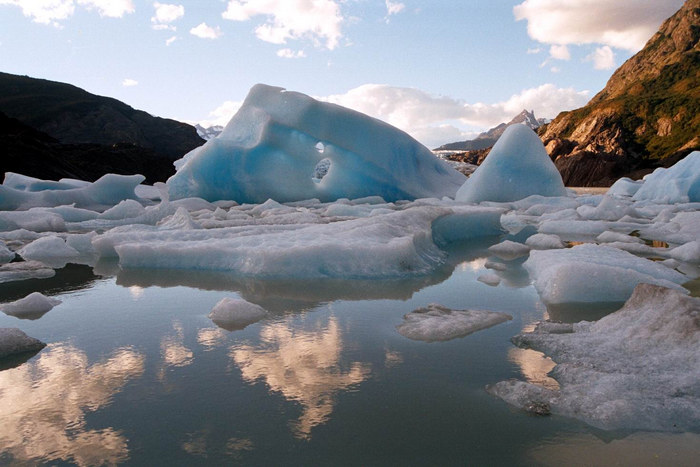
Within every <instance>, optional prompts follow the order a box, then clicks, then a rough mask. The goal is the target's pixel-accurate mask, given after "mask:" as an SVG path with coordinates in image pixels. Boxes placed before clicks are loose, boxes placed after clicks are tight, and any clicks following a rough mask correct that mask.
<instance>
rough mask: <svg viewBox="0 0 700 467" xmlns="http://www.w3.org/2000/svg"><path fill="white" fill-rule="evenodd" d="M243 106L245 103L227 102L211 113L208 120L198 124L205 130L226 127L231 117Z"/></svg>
mask: <svg viewBox="0 0 700 467" xmlns="http://www.w3.org/2000/svg"><path fill="white" fill-rule="evenodd" d="M241 105H243V102H238V101H225V102H224V103H223V104H221V105H220V106H219V107H217V108H216V109H214V110H212V111H211V112H209V118H208V119H206V120H200V121H199V122H196V123H199V124H200V125H202V126H203V127H204V128H208V127H210V126H214V125H220V126H226V124H227V123H228V122H229V120H231V117H233V116H234V115H235V114H236V112H238V109H240V108H241ZM193 124H194V123H193Z"/></svg>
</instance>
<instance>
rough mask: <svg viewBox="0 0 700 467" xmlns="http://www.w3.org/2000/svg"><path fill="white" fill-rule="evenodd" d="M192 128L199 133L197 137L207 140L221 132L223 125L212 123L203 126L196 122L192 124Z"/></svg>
mask: <svg viewBox="0 0 700 467" xmlns="http://www.w3.org/2000/svg"><path fill="white" fill-rule="evenodd" d="M194 128H195V130H197V134H198V135H199V137H200V138H202V139H205V140H207V141H209V140H210V139H214V138H216V137H217V136H219V135H220V134H221V132H222V131H224V127H223V126H221V125H212V126H208V127H206V128H205V127H203V126H202V125H200V124H199V123H197V124H196V125H195V126H194Z"/></svg>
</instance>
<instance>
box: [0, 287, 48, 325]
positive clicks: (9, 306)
mask: <svg viewBox="0 0 700 467" xmlns="http://www.w3.org/2000/svg"><path fill="white" fill-rule="evenodd" d="M60 303H61V300H58V299H57V298H50V297H47V296H45V295H43V294H41V293H39V292H32V293H30V294H29V295H27V296H26V297H24V298H21V299H19V300H16V301H14V302H10V303H2V304H0V310H2V311H3V312H4V313H5V314H7V315H10V316H15V317H17V318H27V319H36V318H40V317H41V316H43V315H44V314H46V313H48V312H49V311H51V309H52V308H53V307H55V306H56V305H59V304H60Z"/></svg>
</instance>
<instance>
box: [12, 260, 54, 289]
mask: <svg viewBox="0 0 700 467" xmlns="http://www.w3.org/2000/svg"><path fill="white" fill-rule="evenodd" d="M55 275H56V271H54V270H53V269H52V268H50V267H48V266H47V265H45V264H44V263H40V262H38V261H21V262H18V263H8V264H3V265H2V266H0V284H2V283H3V282H13V281H23V280H26V279H47V278H49V277H53V276H55Z"/></svg>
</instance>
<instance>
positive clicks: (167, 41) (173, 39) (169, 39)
mask: <svg viewBox="0 0 700 467" xmlns="http://www.w3.org/2000/svg"><path fill="white" fill-rule="evenodd" d="M176 40H177V36H172V37H170V38H168V39H166V40H165V45H170V44H172V43H173V42H175V41H176Z"/></svg>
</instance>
